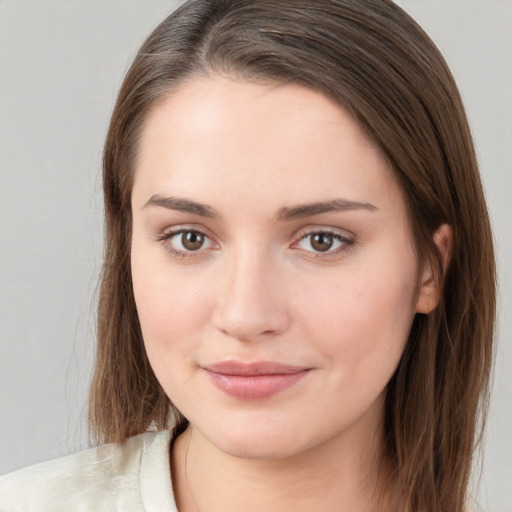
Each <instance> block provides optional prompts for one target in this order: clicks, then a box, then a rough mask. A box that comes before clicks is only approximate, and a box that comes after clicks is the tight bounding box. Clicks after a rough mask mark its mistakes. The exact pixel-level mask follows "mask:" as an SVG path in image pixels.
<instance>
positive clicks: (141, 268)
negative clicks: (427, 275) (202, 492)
mask: <svg viewBox="0 0 512 512" xmlns="http://www.w3.org/2000/svg"><path fill="white" fill-rule="evenodd" d="M132 207H133V241H132V253H131V258H132V273H133V285H134V292H135V300H136V304H137V309H138V313H139V316H140V323H141V326H142V333H143V336H144V341H145V344H146V349H147V353H148V356H149V359H150V361H151V365H152V367H153V369H154V371H155V374H156V376H157V377H158V379H159V381H160V383H161V385H162V386H163V388H164V390H165V392H166V393H167V395H168V396H169V397H170V399H171V400H172V402H173V403H174V404H175V405H176V406H177V407H178V409H179V410H180V411H181V412H182V413H183V414H184V415H185V417H186V418H188V420H189V421H190V423H191V425H192V426H193V428H194V429H195V430H197V431H198V432H200V433H201V435H202V436H204V438H205V439H207V440H208V441H209V442H211V443H213V445H215V446H216V447H217V448H220V449H221V450H223V451H225V452H227V453H231V454H234V455H237V456H244V457H251V458H272V457H284V456H287V455H293V454H297V453H300V452H302V451H304V450H308V449H310V448H314V447H316V446H319V445H321V444H323V443H326V442H329V441H332V440H335V439H342V438H344V437H347V436H348V437H350V438H351V439H352V440H353V441H354V440H357V439H360V440H361V442H363V443H364V442H367V439H368V434H369V432H374V431H377V430H378V428H379V427H380V425H381V418H382V411H383V396H384V392H385V388H386V385H387V383H388V381H389V379H390V377H391V376H392V374H393V372H394V371H395V369H396V367H397V365H398V362H399V360H400V357H401V354H402V351H403V349H404V346H405V344H406V340H407V337H408V333H409V330H410V327H411V323H412V320H413V317H414V315H415V312H416V311H417V310H422V309H423V308H424V306H425V305H424V304H423V303H422V301H423V300H424V299H423V298H422V294H421V287H420V286H418V283H419V280H420V279H421V278H422V277H421V276H422V274H423V271H422V270H421V269H419V268H418V263H417V258H416V257H415V254H414V251H413V249H412V244H411V240H410V231H409V226H408V218H407V214H406V208H405V204H404V199H403V197H402V194H401V191H400V189H399V187H398V185H397V184H396V182H395V180H394V179H393V175H392V172H391V170H390V168H389V166H388V164H387V162H386V160H385V158H384V157H383V156H382V154H381V153H380V152H379V150H378V149H377V147H376V146H375V145H374V144H373V143H372V142H371V141H370V140H369V138H368V137H367V136H366V135H365V133H363V131H362V130H361V129H360V128H359V126H358V125H357V124H356V123H355V122H354V121H353V119H352V118H351V117H350V116H349V115H348V114H347V113H346V112H345V111H344V110H342V109H341V108H340V107H339V106H337V105H336V104H335V103H333V102H332V101H330V100H329V99H327V98H326V97H324V96H323V95H321V94H319V93H317V92H315V91H312V90H309V89H306V88H303V87H301V86H298V85H276V84H270V85H261V84H255V83H249V82H236V81H231V80H228V79H226V78H205V79H204V80H196V81H191V82H188V83H185V84H184V85H182V86H181V88H179V89H178V90H177V91H175V92H173V93H172V95H170V96H169V97H168V98H166V99H165V100H164V101H162V102H160V103H159V104H158V105H157V106H155V107H154V108H153V110H152V111H151V113H150V114H149V116H148V118H147V122H146V124H145V127H144V130H143V134H142V140H141V145H140V153H139V157H138V161H137V165H136V172H135V181H134V186H133V196H132ZM348 437H347V438H348Z"/></svg>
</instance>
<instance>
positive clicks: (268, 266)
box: [214, 246, 289, 341]
mask: <svg viewBox="0 0 512 512" xmlns="http://www.w3.org/2000/svg"><path fill="white" fill-rule="evenodd" d="M282 278H283V276H282V269H281V271H280V268H279V262H278V261H277V259H276V258H275V257H274V256H273V255H272V253H271V251H270V250H269V249H268V248H267V249H265V248H261V246H260V247H259V248H258V249H255V248H254V247H252V248H251V247H249V246H242V247H239V248H237V249H236V250H233V252H232V254H231V255H230V257H228V258H227V259H226V262H225V268H224V271H223V273H222V276H221V285H220V289H219V296H218V301H217V308H216V312H215V315H214V324H215V326H216V327H217V329H219V330H221V331H222V332H224V333H225V334H228V335H229V336H231V337H234V338H236V339H239V340H241V341H250V340H253V339H256V338H257V337H259V336H261V335H263V334H265V335H269V334H277V333H280V332H282V331H283V330H285V329H286V327H287V325H288V322H289V314H288V310H287V304H286V300H285V297H284V294H283V290H282V286H281V285H282Z"/></svg>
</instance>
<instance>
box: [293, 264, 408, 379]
mask: <svg viewBox="0 0 512 512" xmlns="http://www.w3.org/2000/svg"><path fill="white" fill-rule="evenodd" d="M388 263H389V262H388ZM334 283H335V284H334ZM309 284H310V287H309V290H310V293H309V294H308V297H307V300H306V296H305V295H304V296H303V297H302V299H301V304H300V306H299V307H300V309H301V311H302V314H301V315H300V316H301V317H302V318H303V319H304V323H303V328H304V330H305V338H307V339H314V340H316V347H317V350H319V351H320V352H321V353H322V354H323V355H324V357H325V358H326V359H327V360H329V361H330V364H331V365H332V370H333V372H334V374H335V375H336V378H338V379H341V380H343V381H347V382H348V381H353V380H355V381H358V380H360V379H362V380H363V381H364V380H366V379H368V378H372V379H374V378H376V377H377V376H381V378H382V379H384V380H386V379H388V378H389V377H391V374H392V373H393V372H394V370H395V368H396V366H397V364H398V362H399V360H400V357H401V354H402V352H403V350H404V347H405V344H406V342H407V339H408V336H409V332H410V328H411V325H412V321H413V319H414V315H415V293H416V286H415V268H414V266H413V265H411V264H410V263H408V264H406V265H405V266H402V265H397V263H396V260H395V262H394V265H390V264H386V262H385V261H383V260H381V264H379V265H375V264H374V265H373V266H369V265H365V264H362V268H361V269H358V268H355V267H354V268H351V269H350V271H347V272H344V275H343V276H341V277H340V278H339V279H337V280H333V282H332V284H330V285H329V286H325V282H324V283H323V286H319V285H317V284H315V283H313V282H312V283H309ZM299 296H300V295H299ZM386 382H387V381H386Z"/></svg>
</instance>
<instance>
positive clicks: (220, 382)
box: [206, 370, 309, 400]
mask: <svg viewBox="0 0 512 512" xmlns="http://www.w3.org/2000/svg"><path fill="white" fill-rule="evenodd" d="M308 373H309V370H303V371H300V372H296V373H278V374H272V375H226V374H223V373H214V372H211V371H209V370H206V374H207V375H208V377H209V378H210V380H211V381H212V382H213V384H214V385H215V386H216V387H217V388H219V389H220V390H221V391H224V393H226V394H227V395H230V396H232V397H234V398H240V399H242V400H262V399H264V398H269V397H271V396H272V395H275V394H276V393H279V392H280V391H284V390H285V389H288V388H290V387H291V386H293V385H294V384H297V382H299V381H300V380H302V379H303V378H304V377H305V376H306V375H307V374H308Z"/></svg>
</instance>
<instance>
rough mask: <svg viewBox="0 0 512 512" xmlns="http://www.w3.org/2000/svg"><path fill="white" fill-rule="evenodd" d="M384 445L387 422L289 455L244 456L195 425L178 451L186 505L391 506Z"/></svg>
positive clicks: (339, 511) (184, 511)
mask: <svg viewBox="0 0 512 512" xmlns="http://www.w3.org/2000/svg"><path fill="white" fill-rule="evenodd" d="M382 453H383V439H382V430H381V429H379V430H378V431H375V429H374V430H373V431H371V432H370V431H368V430H366V432H364V431H361V430H360V429H357V428H355V431H351V432H348V431H347V432H344V433H343V435H338V436H335V437H333V438H332V439H330V440H328V441H327V442H325V443H323V444H322V445H321V446H315V448H314V449H310V450H307V451H303V452H301V453H299V454H296V455H292V456H289V457H285V458H280V459H273V460H254V459H243V458H240V457H236V456H233V455H230V454H228V453H225V452H223V451H221V450H219V449H218V448H217V447H216V446H215V445H213V444H212V443H210V442H209V441H208V440H207V439H206V438H205V437H204V436H203V435H202V434H201V433H200V432H199V431H197V429H194V427H190V426H189V428H188V429H187V430H186V431H185V432H184V433H183V434H182V435H181V436H180V437H179V438H178V439H177V440H176V442H175V444H174V447H173V452H172V471H173V485H174V490H175V495H176V502H177V505H178V508H179V510H180V512H205V511H207V512H217V511H225V510H244V511H245V512H252V511H261V510H265V511H268V512H274V511H276V512H277V511H279V512H287V511H294V512H302V511H304V512H306V511H311V510H319V511H322V512H331V511H332V512H360V511H361V512H363V511H364V512H370V511H374V510H375V511H377V510H383V501H384V500H383V493H382V491H383V479H382V475H383V473H384V471H383V469H384V467H385V464H384V461H383V456H382ZM384 509H385V507H384Z"/></svg>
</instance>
